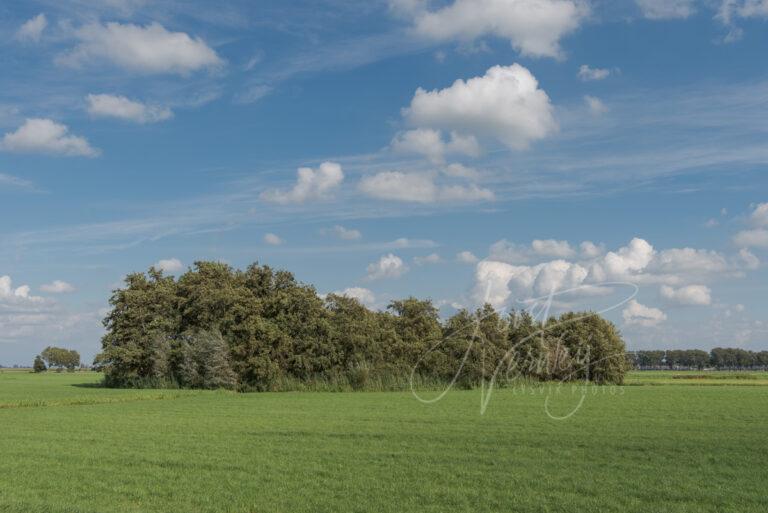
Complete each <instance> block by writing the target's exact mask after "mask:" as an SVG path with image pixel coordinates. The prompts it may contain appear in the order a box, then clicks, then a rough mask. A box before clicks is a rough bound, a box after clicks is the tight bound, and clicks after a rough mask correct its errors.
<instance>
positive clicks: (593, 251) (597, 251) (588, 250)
mask: <svg viewBox="0 0 768 513" xmlns="http://www.w3.org/2000/svg"><path fill="white" fill-rule="evenodd" d="M579 249H580V250H581V257H582V258H586V259H590V258H596V257H599V256H600V255H602V254H603V253H605V247H604V246H603V245H602V244H600V245H597V244H595V243H594V242H592V241H590V240H585V241H584V242H582V243H581V244H579Z"/></svg>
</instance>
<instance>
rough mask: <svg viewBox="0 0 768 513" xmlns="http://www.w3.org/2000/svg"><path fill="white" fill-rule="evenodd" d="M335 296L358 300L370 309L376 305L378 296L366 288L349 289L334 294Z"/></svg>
mask: <svg viewBox="0 0 768 513" xmlns="http://www.w3.org/2000/svg"><path fill="white" fill-rule="evenodd" d="M334 294H338V295H340V296H347V297H351V298H354V299H357V300H358V301H360V302H361V303H362V304H364V305H365V306H368V307H370V306H373V305H374V304H375V303H376V295H375V294H374V293H373V292H372V291H370V290H368V289H366V288H364V287H349V288H346V289H344V290H341V291H338V292H334Z"/></svg>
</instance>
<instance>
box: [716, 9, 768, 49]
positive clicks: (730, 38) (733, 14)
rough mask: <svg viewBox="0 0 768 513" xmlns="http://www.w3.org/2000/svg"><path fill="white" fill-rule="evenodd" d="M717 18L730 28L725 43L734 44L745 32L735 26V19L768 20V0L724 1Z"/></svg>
mask: <svg viewBox="0 0 768 513" xmlns="http://www.w3.org/2000/svg"><path fill="white" fill-rule="evenodd" d="M716 18H718V19H719V20H720V21H722V22H723V23H724V24H725V25H726V26H727V27H729V31H728V34H727V35H726V36H725V38H724V41H725V42H726V43H732V42H734V41H737V40H739V39H741V36H742V35H743V32H744V31H743V30H742V29H741V28H739V27H737V26H736V25H735V19H736V18H742V19H747V18H768V0H722V2H721V4H720V9H719V11H718V14H717V16H716Z"/></svg>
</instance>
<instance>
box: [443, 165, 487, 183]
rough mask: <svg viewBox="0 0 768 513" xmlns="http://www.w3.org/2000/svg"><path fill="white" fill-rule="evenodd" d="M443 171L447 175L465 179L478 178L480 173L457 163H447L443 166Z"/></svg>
mask: <svg viewBox="0 0 768 513" xmlns="http://www.w3.org/2000/svg"><path fill="white" fill-rule="evenodd" d="M443 173H445V174H446V175H447V176H452V177H454V178H466V179H467V180H477V179H478V178H480V173H478V172H477V170H476V169H474V168H472V167H468V166H465V165H464V164H459V163H453V164H448V165H447V166H445V167H444V168H443Z"/></svg>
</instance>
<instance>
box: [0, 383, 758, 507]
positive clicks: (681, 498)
mask: <svg viewBox="0 0 768 513" xmlns="http://www.w3.org/2000/svg"><path fill="white" fill-rule="evenodd" d="M701 374H705V373H691V374H690V375H691V376H694V377H690V378H681V377H676V376H679V375H688V373H678V372H674V371H672V372H667V373H632V374H630V376H629V378H628V379H627V382H628V384H629V386H624V387H608V386H604V387H600V386H589V387H586V388H584V387H576V386H571V385H564V386H562V387H556V386H554V385H551V386H550V385H535V386H532V387H531V386H528V387H523V386H521V387H518V388H508V389H500V390H494V391H493V393H492V394H491V395H490V398H489V399H488V401H487V403H486V405H485V406H486V407H485V410H484V413H483V414H482V415H481V398H482V396H481V391H480V390H452V391H450V392H448V393H447V394H445V396H444V397H443V398H442V399H441V400H439V401H436V402H434V403H430V404H427V403H423V402H420V401H418V400H417V399H416V398H415V397H414V396H413V395H412V394H411V393H410V392H353V393H323V392H284V393H251V394H237V393H231V392H218V391H186V390H185V391H181V390H179V391H175V390H163V391H158V390H114V389H105V388H100V387H99V386H98V383H99V381H100V379H101V376H100V375H98V374H93V373H72V374H68V373H61V374H57V373H45V374H39V375H38V374H31V373H27V372H2V373H0V430H2V436H0V511H3V512H6V511H7V512H24V513H28V512H93V513H108V512H166V511H168V512H171V511H173V512H185V513H187V512H214V511H215V512H219V511H231V512H272V511H275V512H277V511H280V512H321V511H327V512H347V511H349V512H363V511H372V512H397V513H400V512H408V511H414V512H416V511H418V512H447V511H466V512H478V511H499V512H501V511H503V512H510V511H517V512H622V513H623V512H628V511H629V512H635V511H636V512H644V513H645V512H661V511H664V512H692V513H693V512H697V513H698V512H734V513H745V512H765V511H768V492H766V485H768V466H766V464H765V462H766V461H768V387H765V386H764V385H765V384H766V383H768V377H767V375H766V374H765V373H762V374H761V373H754V377H753V378H745V377H743V376H741V375H743V374H744V373H736V374H737V375H738V376H737V375H731V376H727V377H720V376H721V375H722V376H726V375H727V373H724V374H721V373H717V374H711V375H709V378H708V379H705V378H702V377H700V375H701ZM697 375H698V377H696V376H697ZM710 381H712V382H716V383H710ZM667 382H669V383H667ZM647 385H650V386H647ZM421 394H422V396H423V398H425V399H428V398H434V397H435V396H436V394H437V392H434V391H432V392H427V391H425V392H421ZM545 403H546V407H547V409H545ZM547 412H549V414H548V413H547ZM569 414H570V416H568V415H569ZM558 416H563V417H565V416H568V417H567V418H566V419H564V420H555V419H553V418H552V417H558Z"/></svg>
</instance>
